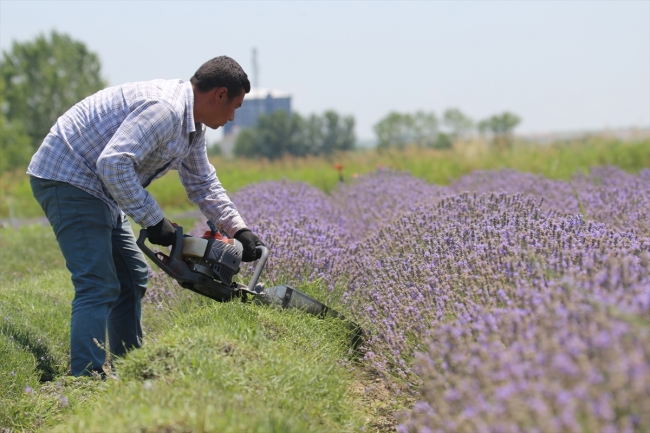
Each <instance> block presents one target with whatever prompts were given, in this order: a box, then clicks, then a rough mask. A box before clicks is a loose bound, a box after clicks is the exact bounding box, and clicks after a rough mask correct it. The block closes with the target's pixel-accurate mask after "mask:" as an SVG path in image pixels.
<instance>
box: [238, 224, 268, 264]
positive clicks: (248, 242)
mask: <svg viewBox="0 0 650 433" xmlns="http://www.w3.org/2000/svg"><path fill="white" fill-rule="evenodd" d="M235 239H237V240H238V241H239V242H241V244H242V246H243V247H244V252H243V254H242V261H244V262H252V261H255V260H257V259H259V258H260V257H261V256H262V254H261V252H260V251H259V250H258V249H257V247H259V246H262V247H263V246H265V245H264V243H263V242H262V241H261V240H260V238H258V237H257V236H255V235H254V234H253V232H252V231H250V230H249V229H241V230H239V231H238V232H237V233H235Z"/></svg>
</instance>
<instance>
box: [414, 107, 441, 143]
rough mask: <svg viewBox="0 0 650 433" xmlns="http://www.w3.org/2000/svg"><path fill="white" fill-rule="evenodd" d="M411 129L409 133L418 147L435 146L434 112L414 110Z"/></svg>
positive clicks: (435, 126) (435, 123) (436, 129)
mask: <svg viewBox="0 0 650 433" xmlns="http://www.w3.org/2000/svg"><path fill="white" fill-rule="evenodd" d="M412 119H413V121H412V124H411V125H412V128H413V131H412V132H411V133H410V134H409V135H411V136H412V137H413V138H412V140H413V142H414V143H415V144H417V145H418V146H419V147H436V142H437V138H438V118H437V117H436V115H435V113H433V112H431V113H425V112H424V111H418V112H416V113H415V114H414V115H413V117H412Z"/></svg>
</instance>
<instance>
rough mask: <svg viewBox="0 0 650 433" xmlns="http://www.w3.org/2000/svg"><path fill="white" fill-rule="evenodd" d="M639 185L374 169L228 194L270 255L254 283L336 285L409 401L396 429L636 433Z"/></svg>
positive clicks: (641, 372)
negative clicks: (327, 187) (330, 188)
mask: <svg viewBox="0 0 650 433" xmlns="http://www.w3.org/2000/svg"><path fill="white" fill-rule="evenodd" d="M649 185H650V171H649V170H645V171H643V172H641V173H640V174H639V175H628V174H626V173H624V172H622V171H620V170H617V169H614V168H604V169H599V170H594V171H593V172H592V173H591V174H590V175H589V176H582V175H578V176H575V177H574V178H573V179H571V181H568V182H562V181H550V180H548V179H545V178H543V177H541V176H535V175H530V174H522V173H517V172H513V171H505V170H504V171H497V172H476V173H473V174H471V175H469V176H466V177H464V178H462V179H460V180H459V181H458V182H456V183H455V184H453V185H451V186H449V187H439V186H434V185H428V184H426V183H424V182H423V181H421V180H418V179H415V178H413V177H411V176H408V175H405V174H402V173H391V172H388V173H386V172H383V173H375V174H372V175H369V176H365V177H362V178H361V179H359V181H358V182H356V183H355V184H353V185H351V186H344V187H342V188H340V189H339V190H338V191H336V192H335V193H333V194H332V195H331V196H327V195H325V194H323V193H322V192H320V191H318V190H316V189H315V188H311V187H308V186H306V185H303V184H298V183H291V182H270V183H264V184H259V185H254V186H251V187H249V188H246V189H244V190H241V191H240V192H238V193H237V194H236V195H235V197H234V200H235V202H236V204H237V206H238V208H239V210H240V212H241V213H242V214H243V215H245V217H246V219H247V221H248V222H249V223H250V224H251V228H253V229H254V230H255V231H256V232H258V233H259V234H260V236H261V237H262V238H263V239H264V240H265V242H266V243H267V244H268V245H269V247H270V249H271V251H272V252H273V254H272V255H271V258H270V260H269V262H268V266H267V272H266V273H265V279H266V280H267V281H269V282H271V283H278V282H287V283H292V284H299V283H301V282H304V281H322V283H323V284H322V285H323V287H324V288H326V289H327V290H329V291H335V290H338V291H341V292H342V293H341V295H342V302H344V304H345V307H346V308H347V309H349V310H350V311H351V312H352V314H353V315H354V317H355V318H356V319H357V320H359V321H360V322H362V323H363V324H364V325H365V326H366V327H367V328H368V329H370V330H371V331H372V333H371V337H370V339H369V341H368V342H367V344H366V350H367V352H366V362H367V363H368V364H369V365H370V366H372V367H373V368H374V369H375V370H376V371H377V372H378V373H379V374H382V375H384V376H385V377H387V378H389V379H391V381H392V382H393V383H394V384H395V386H396V387H402V389H404V388H405V389H407V390H409V391H412V392H413V391H421V400H420V401H419V403H418V404H417V405H416V406H415V407H414V408H413V410H412V411H410V412H408V413H405V414H404V415H403V424H402V425H401V429H402V430H405V431H427V429H430V431H519V430H526V431H535V428H537V431H609V430H612V431H626V430H627V431H640V429H643V428H648V429H650V425H649V423H650V420H649V419H645V418H643V417H642V416H641V414H643V413H650V403H649V402H650V397H649V396H650V388H649V386H650V385H648V384H650V367H649V365H650V353H649V352H648V348H650V337H649V336H648V334H649V332H648V323H647V318H648V317H649V316H650V314H649V313H650V281H649V280H648V278H649V275H650V266H649V265H648V262H649V260H648V252H649V251H650V240H649V238H648V235H649V234H650V224H649V220H648V218H649V217H648V216H649V215H650V202H649V197H650V190H649V188H650V186H649ZM464 190H473V191H477V192H478V193H485V194H469V193H463V192H461V191H464ZM493 191H507V192H508V194H506V193H494V192H493ZM491 192H492V193H491ZM583 215H584V216H586V218H587V219H585V218H584V217H583ZM201 230H203V228H201Z"/></svg>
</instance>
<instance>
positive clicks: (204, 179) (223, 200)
mask: <svg viewBox="0 0 650 433" xmlns="http://www.w3.org/2000/svg"><path fill="white" fill-rule="evenodd" d="M197 133H199V134H202V136H201V137H198V138H197V139H196V142H195V143H194V145H193V147H192V150H191V152H190V154H189V155H188V156H187V157H186V158H185V159H184V160H183V162H182V164H181V165H180V166H179V168H178V174H179V177H180V179H181V182H182V183H183V186H184V187H185V191H186V192H187V197H188V198H189V199H190V201H191V202H192V203H194V204H196V205H197V206H199V208H200V209H201V212H203V214H204V215H205V216H207V217H208V218H209V219H210V220H211V221H212V222H214V223H215V225H216V226H217V228H219V230H221V231H223V232H225V233H226V234H227V235H228V236H229V237H234V236H235V233H237V232H238V231H240V230H241V229H244V228H246V223H245V222H244V220H243V219H242V217H241V216H240V215H239V212H238V211H237V208H236V207H235V205H234V204H233V202H232V201H231V200H230V198H229V197H228V195H227V194H226V190H225V189H224V188H223V186H222V185H221V182H219V179H218V178H217V173H216V170H215V169H214V167H213V166H212V164H210V161H209V160H208V155H207V152H206V148H205V131H202V132H198V131H197Z"/></svg>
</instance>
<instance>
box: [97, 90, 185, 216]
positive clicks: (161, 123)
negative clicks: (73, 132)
mask: <svg viewBox="0 0 650 433" xmlns="http://www.w3.org/2000/svg"><path fill="white" fill-rule="evenodd" d="M179 124H180V122H179V121H178V119H177V115H176V114H175V113H174V111H173V110H172V107H171V106H169V105H168V104H167V103H166V102H163V101H147V102H145V103H143V104H142V105H140V106H138V107H137V108H136V109H135V110H133V111H132V112H131V113H130V114H129V115H128V116H127V118H126V119H125V120H124V121H123V122H122V124H121V125H120V127H119V128H118V130H117V131H116V132H115V134H114V135H113V137H112V138H111V139H110V141H109V142H108V143H107V144H106V147H105V148H104V150H103V151H102V153H101V154H100V155H99V158H98V159H97V174H98V176H99V178H100V179H101V180H102V182H103V184H104V186H105V187H106V189H107V190H108V192H109V193H110V195H111V197H113V199H114V200H115V201H116V202H117V204H118V205H119V206H120V208H121V209H122V210H123V211H124V213H126V214H127V215H129V216H130V217H131V218H133V220H134V221H135V222H136V223H138V224H140V225H141V226H142V227H150V226H152V225H154V224H156V223H157V222H159V221H160V220H162V219H163V216H164V215H163V212H162V210H161V209H160V206H158V203H156V200H155V199H154V198H153V196H152V195H151V194H149V192H147V190H145V189H144V188H143V186H142V185H141V183H140V180H139V178H138V175H137V173H136V167H137V166H138V165H139V164H140V163H142V162H143V160H145V158H146V157H147V156H148V155H149V154H150V153H151V152H154V151H156V149H157V148H158V147H160V146H161V145H163V144H165V143H168V142H169V141H171V140H172V138H173V137H174V136H175V132H176V128H178V125H179Z"/></svg>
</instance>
